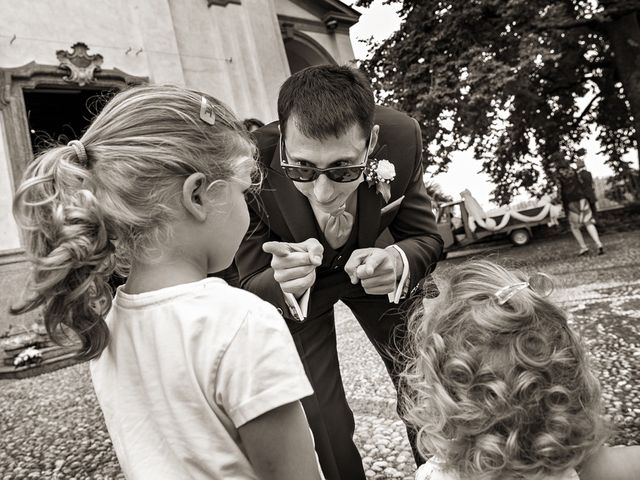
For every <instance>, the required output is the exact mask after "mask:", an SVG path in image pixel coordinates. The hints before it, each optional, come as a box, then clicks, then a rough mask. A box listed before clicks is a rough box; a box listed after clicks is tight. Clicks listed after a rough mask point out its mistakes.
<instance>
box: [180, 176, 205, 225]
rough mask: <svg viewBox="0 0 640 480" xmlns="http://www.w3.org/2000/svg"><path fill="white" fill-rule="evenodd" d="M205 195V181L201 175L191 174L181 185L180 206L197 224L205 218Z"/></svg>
mask: <svg viewBox="0 0 640 480" xmlns="http://www.w3.org/2000/svg"><path fill="white" fill-rule="evenodd" d="M206 194H207V179H206V177H205V176H204V174H202V173H192V174H191V175H189V176H188V177H187V179H186V180H185V181H184V184H183V185H182V205H183V206H184V208H185V209H186V210H187V211H188V212H189V213H190V214H191V215H193V217H194V218H195V219H196V220H198V221H199V222H204V221H205V220H206V218H207V209H206V208H205V199H206Z"/></svg>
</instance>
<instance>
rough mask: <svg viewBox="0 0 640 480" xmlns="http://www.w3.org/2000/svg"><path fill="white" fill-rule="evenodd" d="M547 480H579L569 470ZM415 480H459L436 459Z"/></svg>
mask: <svg viewBox="0 0 640 480" xmlns="http://www.w3.org/2000/svg"><path fill="white" fill-rule="evenodd" d="M546 479H547V480H580V478H579V477H578V473H577V472H576V471H575V470H574V469H573V468H569V469H567V470H566V471H565V472H564V473H562V474H561V475H555V476H553V477H546ZM416 480H460V478H459V477H458V475H457V474H456V473H455V472H452V471H447V472H445V471H444V470H443V469H442V462H440V461H439V460H438V459H437V458H436V457H433V458H431V459H430V460H428V461H427V463H425V464H424V465H421V466H420V468H418V471H417V472H416Z"/></svg>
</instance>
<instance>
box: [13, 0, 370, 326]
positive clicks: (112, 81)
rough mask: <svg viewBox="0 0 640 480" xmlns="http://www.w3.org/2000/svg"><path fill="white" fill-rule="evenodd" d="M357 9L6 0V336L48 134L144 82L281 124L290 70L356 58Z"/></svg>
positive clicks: (275, 0)
mask: <svg viewBox="0 0 640 480" xmlns="http://www.w3.org/2000/svg"><path fill="white" fill-rule="evenodd" d="M358 17H359V13H358V12H356V11H355V10H353V9H352V8H350V7H349V6H347V5H346V4H344V3H342V2H340V1H338V0H22V1H19V2H16V1H14V0H0V289H2V290H1V292H0V333H2V331H3V329H4V327H6V324H7V322H14V323H15V322H16V319H7V317H8V314H7V313H6V312H7V308H8V306H9V305H10V304H11V303H12V302H14V301H15V300H16V294H18V293H20V290H21V289H20V288H19V286H21V285H24V282H25V278H26V271H27V264H26V262H25V257H24V249H23V244H22V241H21V238H20V232H19V230H18V227H17V226H16V224H15V222H14V220H13V216H12V214H11V204H12V198H13V193H14V192H15V189H16V186H17V185H18V184H19V181H20V178H21V177H22V174H23V172H24V169H25V167H26V165H27V164H28V163H29V162H30V161H31V160H32V158H33V155H34V152H36V151H37V150H38V149H39V148H41V147H42V146H44V145H45V144H46V141H47V139H53V140H54V141H59V142H65V143H66V141H69V140H72V139H74V138H79V137H80V136H81V134H82V131H83V130H84V129H85V128H86V126H87V125H88V123H89V121H90V119H91V117H92V116H93V115H94V114H95V113H96V110H98V109H99V108H100V96H101V95H103V94H104V93H105V92H107V93H108V92H113V91H117V90H120V89H123V88H125V87H127V86H129V85H136V84H144V83H153V84H176V85H182V86H186V87H189V88H194V89H197V90H200V91H203V92H207V93H209V94H211V95H213V96H215V97H217V98H219V99H220V100H222V101H223V102H225V103H226V104H227V105H229V106H230V107H231V108H232V109H233V110H234V111H235V112H236V114H237V115H238V117H239V118H241V119H242V118H257V119H260V120H262V121H264V122H269V121H272V120H274V119H275V118H276V99H277V94H278V88H279V87H280V85H281V84H282V82H283V81H284V80H285V79H286V78H287V77H288V76H289V75H290V74H291V73H292V72H295V71H298V70H300V69H302V68H304V67H306V66H309V65H314V64H322V63H335V64H345V63H350V62H352V61H353V50H352V48H351V43H350V39H349V28H350V27H351V26H352V25H353V24H355V23H356V22H357V21H358Z"/></svg>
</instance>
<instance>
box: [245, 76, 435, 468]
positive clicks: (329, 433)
mask: <svg viewBox="0 0 640 480" xmlns="http://www.w3.org/2000/svg"><path fill="white" fill-rule="evenodd" d="M278 116H279V122H274V123H272V124H270V125H267V126H265V127H263V128H261V129H259V130H257V131H256V132H254V134H255V136H256V138H257V142H258V147H259V150H260V160H259V161H260V163H261V167H262V169H263V171H264V173H265V178H264V183H263V188H262V190H261V192H260V193H259V194H258V197H257V198H255V199H253V201H251V202H250V207H251V211H250V213H251V225H250V227H249V230H248V233H247V235H246V237H245V239H244V242H243V243H242V245H241V246H240V249H239V251H238V255H237V256H236V262H237V267H238V271H239V275H240V282H241V285H242V286H243V288H245V289H247V290H250V291H251V292H253V293H255V294H257V295H258V296H260V297H262V298H263V299H265V300H267V301H269V302H271V303H272V304H273V305H275V306H276V307H278V309H279V310H280V311H281V313H282V314H283V316H284V317H285V319H286V321H287V324H288V326H289V328H290V330H291V333H292V336H293V338H294V341H295V343H296V346H297V348H298V352H299V354H300V357H301V359H302V362H303V364H304V366H305V369H306V372H307V376H308V377H309V380H310V382H311V384H312V385H313V389H314V392H315V393H314V395H313V396H311V397H307V398H306V399H304V400H303V401H302V403H303V406H304V408H305V411H306V414H307V418H308V420H309V424H310V426H311V429H312V431H313V433H314V438H315V442H316V449H317V451H318V456H319V459H320V464H321V465H322V469H323V471H324V474H325V476H326V477H327V478H329V479H332V480H334V479H344V480H357V479H364V478H365V475H364V471H363V467H362V460H361V458H360V455H359V453H358V450H357V448H356V446H355V444H354V443H353V433H354V428H355V426H354V419H353V414H352V412H351V409H350V408H349V405H348V404H347V401H346V398H345V391H344V388H343V385H342V379H341V376H340V369H339V364H338V353H337V350H336V334H335V324H334V315H333V306H334V304H335V303H336V302H337V301H338V300H341V301H342V302H343V303H344V304H345V305H347V307H349V308H350V309H351V311H352V312H353V314H354V315H355V317H356V319H357V320H358V322H359V323H360V326H361V327H362V329H363V330H364V331H365V333H366V335H367V337H368V338H369V340H370V341H371V343H372V344H373V346H374V347H375V348H376V350H377V351H378V353H379V355H380V357H381V358H382V360H383V361H384V363H385V366H386V367H387V371H388V372H389V374H390V376H391V379H392V380H393V383H394V385H395V386H396V389H397V388H398V373H399V372H400V371H401V369H402V365H401V364H400V363H399V362H398V361H397V360H396V359H395V358H394V355H389V352H393V351H394V349H395V348H396V345H397V344H399V343H400V337H401V332H402V331H403V327H404V325H405V324H406V315H405V314H404V312H403V310H406V308H403V306H405V307H406V305H403V304H405V302H406V301H407V300H408V299H409V297H410V296H412V295H414V294H416V292H417V291H418V290H419V289H420V288H419V287H420V286H421V284H422V281H423V279H424V277H425V276H426V275H427V274H429V273H430V272H431V271H432V270H433V269H434V268H435V264H436V261H437V260H438V258H439V257H440V254H441V252H442V240H441V238H440V236H439V235H438V234H437V228H436V224H435V220H434V216H433V212H432V209H431V201H430V199H429V197H428V196H427V193H426V191H425V187H424V184H423V181H422V175H423V171H422V165H421V159H422V142H421V136H420V128H419V126H418V123H417V122H416V121H415V120H413V119H411V118H410V117H408V116H407V115H405V114H403V113H400V112H398V111H395V110H392V109H389V108H383V107H376V106H375V105H374V98H373V93H372V91H371V88H370V86H369V83H368V82H367V80H366V79H365V78H364V77H363V76H362V74H361V73H360V72H358V71H357V70H354V69H352V68H349V67H340V66H332V65H323V66H315V67H310V68H307V69H305V70H302V71H300V72H298V73H296V74H294V75H292V76H291V77H290V78H289V79H288V80H287V81H285V83H284V84H283V85H282V87H281V89H280V94H279V98H278ZM385 229H388V231H389V233H390V234H391V237H392V238H393V243H392V244H391V245H388V246H386V248H379V247H377V246H376V239H378V237H379V236H380V234H381V233H382V232H383V231H385ZM378 245H379V243H378ZM398 304H400V305H398ZM372 391H373V387H372ZM414 451H415V449H414Z"/></svg>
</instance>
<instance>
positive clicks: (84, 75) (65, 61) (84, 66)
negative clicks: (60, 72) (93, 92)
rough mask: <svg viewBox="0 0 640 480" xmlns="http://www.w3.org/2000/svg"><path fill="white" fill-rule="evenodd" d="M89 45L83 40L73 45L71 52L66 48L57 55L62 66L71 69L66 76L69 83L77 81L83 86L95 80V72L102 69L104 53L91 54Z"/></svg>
mask: <svg viewBox="0 0 640 480" xmlns="http://www.w3.org/2000/svg"><path fill="white" fill-rule="evenodd" d="M88 50H89V47H87V45H86V44H84V43H82V42H78V43H76V44H74V45H73V46H72V47H71V53H69V52H67V51H66V50H58V51H57V52H56V57H58V60H59V61H60V68H65V69H68V70H69V71H70V74H69V75H68V76H66V77H64V80H65V81H67V82H69V83H77V84H78V85H79V86H81V87H83V86H85V85H86V84H88V83H93V82H94V81H95V79H94V74H95V72H97V71H100V65H102V62H103V60H104V59H103V58H102V55H100V54H96V55H89V54H88Z"/></svg>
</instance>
